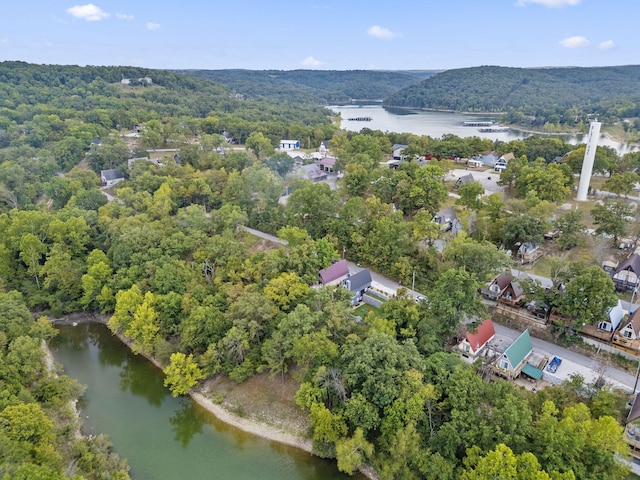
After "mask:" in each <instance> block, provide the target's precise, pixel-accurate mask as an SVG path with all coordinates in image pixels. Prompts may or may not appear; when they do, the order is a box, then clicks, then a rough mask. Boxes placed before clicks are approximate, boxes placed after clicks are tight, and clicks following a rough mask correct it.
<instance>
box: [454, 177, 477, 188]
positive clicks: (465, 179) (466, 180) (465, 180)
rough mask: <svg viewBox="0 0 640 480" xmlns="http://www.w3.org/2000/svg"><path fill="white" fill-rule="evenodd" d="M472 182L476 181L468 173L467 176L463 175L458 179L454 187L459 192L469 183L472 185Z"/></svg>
mask: <svg viewBox="0 0 640 480" xmlns="http://www.w3.org/2000/svg"><path fill="white" fill-rule="evenodd" d="M471 182H475V179H474V178H473V175H472V174H470V173H468V174H467V175H463V176H461V177H460V178H458V179H457V180H456V183H455V185H454V186H453V188H455V189H456V190H457V189H459V188H460V187H461V186H463V185H466V184H467V183H471Z"/></svg>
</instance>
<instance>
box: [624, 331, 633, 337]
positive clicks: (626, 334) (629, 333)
mask: <svg viewBox="0 0 640 480" xmlns="http://www.w3.org/2000/svg"><path fill="white" fill-rule="evenodd" d="M622 336H623V337H625V338H631V330H623V331H622Z"/></svg>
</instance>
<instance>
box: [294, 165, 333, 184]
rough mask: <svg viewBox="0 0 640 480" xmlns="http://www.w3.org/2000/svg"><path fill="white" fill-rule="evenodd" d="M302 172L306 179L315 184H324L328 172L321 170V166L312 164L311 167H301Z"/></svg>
mask: <svg viewBox="0 0 640 480" xmlns="http://www.w3.org/2000/svg"><path fill="white" fill-rule="evenodd" d="M300 170H301V171H302V172H303V175H304V176H305V178H306V179H308V180H311V181H312V182H313V183H317V182H322V181H323V180H326V179H327V174H326V172H323V171H322V170H321V169H320V166H318V165H316V164H315V163H310V164H309V165H301V166H300Z"/></svg>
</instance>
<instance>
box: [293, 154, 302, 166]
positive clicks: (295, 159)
mask: <svg viewBox="0 0 640 480" xmlns="http://www.w3.org/2000/svg"><path fill="white" fill-rule="evenodd" d="M303 163H304V158H302V157H301V156H300V155H296V156H295V157H293V164H294V165H295V166H296V167H299V166H301V165H302V164H303Z"/></svg>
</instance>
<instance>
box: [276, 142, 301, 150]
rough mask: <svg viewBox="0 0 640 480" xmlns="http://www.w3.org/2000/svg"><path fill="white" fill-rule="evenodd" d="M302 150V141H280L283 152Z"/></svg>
mask: <svg viewBox="0 0 640 480" xmlns="http://www.w3.org/2000/svg"><path fill="white" fill-rule="evenodd" d="M298 148H300V140H280V149H281V150H297V149H298Z"/></svg>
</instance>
